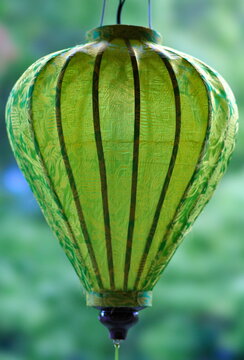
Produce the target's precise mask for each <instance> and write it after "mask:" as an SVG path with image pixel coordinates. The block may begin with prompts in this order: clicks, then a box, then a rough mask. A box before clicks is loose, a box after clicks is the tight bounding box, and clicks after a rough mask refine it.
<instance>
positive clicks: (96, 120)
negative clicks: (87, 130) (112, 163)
mask: <svg viewBox="0 0 244 360" xmlns="http://www.w3.org/2000/svg"><path fill="white" fill-rule="evenodd" d="M107 46H108V45H106V46H104V47H103V49H102V50H100V51H99V53H98V55H97V56H96V60H95V67H94V72H93V88H92V106H93V125H94V135H95V140H96V147H97V156H98V161H99V171H100V178H101V191H102V202H103V217H104V227H105V238H106V248H107V262H108V270H109V276H110V286H111V289H112V290H113V289H114V288H115V284H114V264H113V252H112V239H111V228H110V216H109V205H108V185H107V174H106V164H105V159H104V152H103V144H102V136H101V126H100V113H99V73H100V68H101V62H102V57H103V54H104V51H105V50H106V48H107Z"/></svg>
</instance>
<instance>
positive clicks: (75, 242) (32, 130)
mask: <svg viewBox="0 0 244 360" xmlns="http://www.w3.org/2000/svg"><path fill="white" fill-rule="evenodd" d="M52 60H53V58H51V59H50V60H49V61H48V62H47V63H46V64H45V65H44V66H43V67H42V68H41V70H39V72H38V73H37V74H36V75H35V78H34V81H33V84H32V85H31V87H30V90H29V97H28V99H29V100H28V101H29V114H30V117H29V119H30V122H29V124H30V131H31V133H32V136H33V142H34V145H35V149H36V153H37V155H38V157H39V161H40V164H41V167H42V169H43V173H44V176H45V178H46V181H47V182H48V185H49V187H50V189H51V191H52V193H53V194H54V201H55V202H56V204H57V206H58V208H59V211H60V212H61V214H62V217H63V220H64V222H65V225H66V227H67V230H68V233H69V234H70V237H71V239H72V240H73V243H74V244H75V245H76V247H77V249H79V246H78V243H77V241H76V238H75V235H74V232H73V229H72V227H71V225H70V222H69V220H68V218H67V216H66V214H65V212H64V211H63V209H62V204H61V202H60V199H59V196H58V194H57V193H56V190H55V188H54V186H53V183H52V180H51V178H50V176H49V174H48V170H47V168H46V166H45V161H44V159H43V156H42V153H41V149H40V146H39V143H38V140H37V137H36V133H35V128H34V125H33V103H32V100H33V98H32V95H33V92H34V87H35V83H36V80H37V77H38V76H39V75H40V74H41V72H42V71H43V70H44V68H45V67H46V66H47V65H48V64H49V63H50V62H51V61H52ZM79 255H80V258H81V261H82V265H83V266H85V261H84V259H83V257H82V255H81V254H79ZM89 282H90V284H91V285H92V282H91V279H89ZM86 283H87V282H86ZM87 290H89V289H87Z"/></svg>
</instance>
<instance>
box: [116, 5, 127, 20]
mask: <svg viewBox="0 0 244 360" xmlns="http://www.w3.org/2000/svg"><path fill="white" fill-rule="evenodd" d="M124 3H125V0H119V6H118V10H117V24H121V13H122V8H123V6H124Z"/></svg>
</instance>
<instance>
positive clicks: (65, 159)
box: [56, 53, 103, 289]
mask: <svg viewBox="0 0 244 360" xmlns="http://www.w3.org/2000/svg"><path fill="white" fill-rule="evenodd" d="M75 54H76V53H73V54H71V55H70V56H69V57H68V58H67V59H66V61H65V63H64V65H63V67H62V70H61V72H60V75H59V78H58V83H57V92H56V122H57V131H58V137H59V143H60V149H61V154H62V158H63V162H64V165H65V169H66V173H67V176H68V179H69V183H70V188H71V190H72V194H73V199H74V203H75V207H76V210H77V213H78V217H79V221H80V227H81V231H82V233H83V236H84V239H85V243H86V246H87V250H88V253H89V256H90V258H91V262H92V265H93V269H94V272H95V276H96V279H97V283H98V286H99V287H100V288H101V289H102V288H103V283H102V279H101V274H100V272H99V268H98V264H97V260H96V257H95V253H94V249H93V247H92V243H91V239H90V236H89V233H88V230H87V225H86V222H85V218H84V214H83V210H82V207H81V203H80V199H79V194H78V190H77V187H76V182H75V178H74V175H73V171H72V168H71V165H70V161H69V157H68V153H67V149H66V144H65V140H64V133H63V127H62V116H61V88H62V83H63V78H64V74H65V71H66V69H67V67H68V65H69V63H70V61H71V60H72V58H73V57H74V56H75Z"/></svg>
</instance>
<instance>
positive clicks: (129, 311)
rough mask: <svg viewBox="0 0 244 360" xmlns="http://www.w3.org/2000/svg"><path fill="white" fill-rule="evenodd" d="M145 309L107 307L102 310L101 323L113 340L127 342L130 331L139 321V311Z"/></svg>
mask: <svg viewBox="0 0 244 360" xmlns="http://www.w3.org/2000/svg"><path fill="white" fill-rule="evenodd" d="M142 309H143V307H138V308H129V307H117V308H116V307H114V308H112V307H107V308H100V310H101V311H100V314H99V321H100V322H101V323H102V324H103V325H104V326H105V327H106V328H107V329H108V330H109V334H110V338H111V339H112V340H125V339H126V337H127V332H128V330H129V329H130V328H131V327H132V326H133V325H135V324H136V323H137V322H138V320H139V317H138V311H139V310H142Z"/></svg>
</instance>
